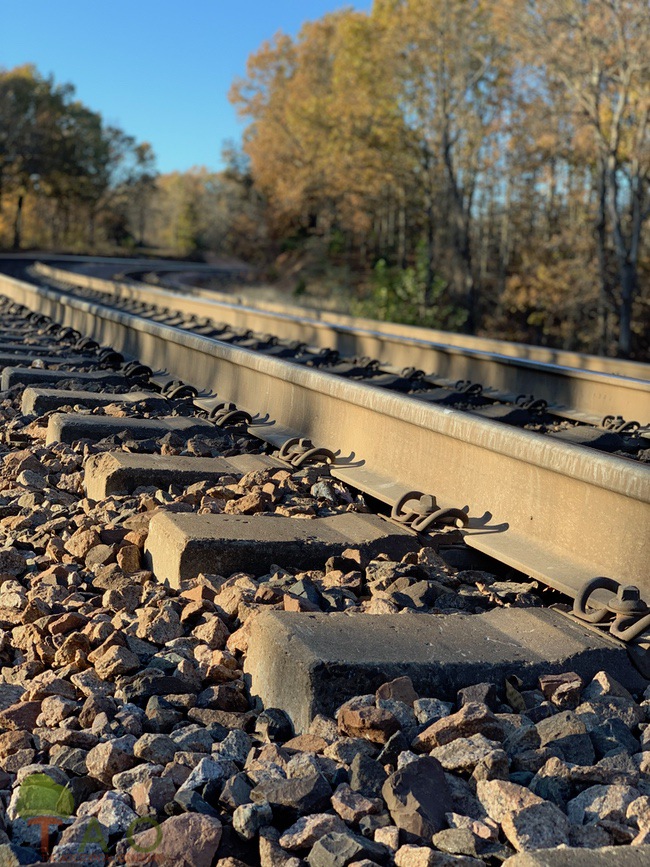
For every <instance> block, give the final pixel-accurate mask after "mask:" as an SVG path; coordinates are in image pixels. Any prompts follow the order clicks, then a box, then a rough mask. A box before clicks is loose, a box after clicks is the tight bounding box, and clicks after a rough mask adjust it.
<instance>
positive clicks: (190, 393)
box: [160, 379, 198, 400]
mask: <svg viewBox="0 0 650 867" xmlns="http://www.w3.org/2000/svg"><path fill="white" fill-rule="evenodd" d="M160 393H161V394H162V395H163V397H167V398H169V400H194V398H195V397H196V396H197V394H198V391H197V390H196V389H195V388H194V386H193V385H188V384H187V383H186V382H183V381H182V380H180V379H174V380H172V382H167V383H165V385H164V386H163V387H162V389H161V390H160Z"/></svg>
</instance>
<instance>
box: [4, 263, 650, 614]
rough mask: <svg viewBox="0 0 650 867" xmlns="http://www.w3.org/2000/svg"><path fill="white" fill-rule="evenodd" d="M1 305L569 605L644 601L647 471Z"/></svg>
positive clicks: (127, 325)
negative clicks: (100, 348)
mask: <svg viewBox="0 0 650 867" xmlns="http://www.w3.org/2000/svg"><path fill="white" fill-rule="evenodd" d="M0 291H1V292H2V293H3V294H5V295H7V296H8V297H9V298H11V299H12V300H13V301H16V302H18V303H20V304H23V305H24V306H26V307H27V308H29V309H30V310H35V311H38V312H40V313H43V314H46V315H47V316H50V317H51V318H52V319H54V320H55V321H57V322H59V323H61V324H62V325H67V326H71V327H72V328H76V329H77V330H78V331H80V332H81V333H82V334H84V335H87V336H89V337H92V338H93V339H94V340H96V341H97V342H99V343H100V344H103V345H110V346H112V347H113V348H114V349H115V350H117V351H119V352H121V353H122V354H123V355H124V356H125V357H131V358H139V359H140V361H141V362H142V363H144V364H148V365H149V366H151V367H165V368H166V369H168V370H169V371H170V372H171V373H172V374H173V375H174V377H178V378H181V379H184V380H185V381H186V382H189V383H191V384H192V385H194V386H196V387H198V388H201V389H206V390H208V391H210V392H215V391H216V392H217V393H218V395H219V396H220V397H221V398H222V399H226V400H231V401H233V402H234V403H236V404H237V406H238V407H240V408H241V409H244V410H247V411H248V412H249V413H251V414H252V415H254V418H253V423H252V424H251V425H250V426H249V430H250V432H251V433H252V434H254V435H256V436H259V437H261V438H263V439H266V440H268V441H271V442H276V443H279V442H282V441H284V440H285V439H286V438H288V437H290V436H303V437H309V438H311V439H312V440H313V441H314V443H315V444H316V445H318V446H324V447H327V448H329V449H331V450H332V451H335V452H337V453H338V457H337V460H336V464H335V466H334V467H333V474H334V475H336V476H337V477H339V478H341V479H343V480H345V481H347V482H349V483H350V484H351V485H354V486H355V487H358V488H359V489H360V490H362V491H365V492H368V493H370V494H372V495H374V496H376V497H378V498H380V499H382V500H383V501H385V502H387V503H391V504H394V503H395V502H397V501H398V500H399V499H400V497H401V496H402V495H403V494H404V493H405V492H406V491H409V490H413V489H418V490H421V491H423V492H424V493H427V494H433V495H434V496H435V497H436V498H437V501H438V505H439V506H440V507H443V508H444V507H449V506H451V507H461V508H464V509H465V510H467V512H468V514H469V516H470V519H471V520H470V524H469V528H468V530H467V531H466V533H465V538H466V542H467V544H469V545H471V546H472V547H474V548H476V549H478V550H481V551H484V552H486V553H488V554H490V555H491V556H493V557H496V558H497V559H499V560H500V561H502V562H504V563H508V564H510V565H512V566H514V567H515V568H517V569H519V570H520V571H522V572H525V573H527V574H528V575H531V576H534V577H536V578H539V579H541V580H542V581H544V582H545V583H547V584H549V585H550V586H552V587H555V588H557V589H559V590H561V591H563V592H565V593H568V594H569V595H572V596H573V595H576V594H577V593H578V592H579V591H580V588H581V586H582V585H583V583H584V581H585V580H588V579H591V578H594V577H596V576H598V575H607V576H609V577H611V578H613V579H615V580H617V581H621V582H623V583H626V584H627V583H630V582H633V583H636V584H637V585H638V586H639V587H640V588H641V590H642V592H643V593H644V595H645V596H646V598H647V599H650V575H649V574H648V570H647V564H648V560H649V555H650V533H649V532H648V529H649V528H650V521H649V518H650V508H649V507H650V467H647V466H645V465H643V464H639V463H636V462H632V461H627V460H625V459H622V458H618V457H614V456H611V455H603V454H595V453H594V452H593V450H590V449H587V448H584V447H581V446H576V445H571V444H566V443H562V442H561V441H558V440H551V439H550V438H544V437H539V436H537V435H535V434H534V433H530V432H528V431H525V430H517V429H514V428H509V427H507V426H505V425H501V424H499V423H497V422H492V421H490V420H486V419H481V418H474V417H471V416H469V415H467V414H465V413H463V412H460V411H457V410H453V409H447V408H441V407H438V406H430V405H426V404H423V403H420V402H417V401H412V400H409V399H408V398H405V397H402V396H400V395H396V394H392V393H387V392H384V391H382V390H380V389H375V388H372V387H369V386H367V385H364V384H363V383H356V382H350V381H348V380H344V379H341V378H340V377H337V376H334V375H332V374H327V373H322V372H319V371H317V370H313V369H307V368H304V367H301V366H298V365H293V364H290V363H288V362H285V361H282V360H279V359H275V358H272V357H268V356H263V355H260V354H259V353H255V352H252V351H250V350H246V349H241V348H238V347H233V346H230V345H227V344H225V343H220V342H219V341H216V340H213V339H209V338H204V337H200V336H197V335H193V334H191V333H188V332H187V331H184V330H182V329H179V328H175V327H172V326H165V325H161V324H158V323H154V322H152V321H150V320H147V319H144V318H142V317H139V316H135V315H133V314H130V313H125V312H123V311H119V310H116V309H112V308H111V307H110V306H108V305H103V304H99V303H96V302H90V301H86V300H82V299H79V298H75V297H73V295H71V294H70V293H64V292H62V291H57V290H54V289H50V288H44V287H40V286H35V285H31V284H28V283H25V282H23V281H18V280H14V279H12V278H8V277H2V278H0Z"/></svg>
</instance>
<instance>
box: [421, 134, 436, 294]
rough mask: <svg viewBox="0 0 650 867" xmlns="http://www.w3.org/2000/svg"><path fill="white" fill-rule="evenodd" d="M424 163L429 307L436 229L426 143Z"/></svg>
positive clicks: (432, 280) (425, 289) (426, 282)
mask: <svg viewBox="0 0 650 867" xmlns="http://www.w3.org/2000/svg"><path fill="white" fill-rule="evenodd" d="M422 151H423V164H424V172H425V177H426V191H425V199H424V208H425V214H426V256H427V271H426V278H425V287H424V303H425V305H426V306H427V307H429V306H430V305H432V304H433V302H434V297H433V288H434V283H435V278H436V275H435V271H434V268H433V253H434V229H435V212H434V209H433V182H432V179H431V154H430V151H429V148H428V147H427V145H426V144H425V145H424V146H423V148H422Z"/></svg>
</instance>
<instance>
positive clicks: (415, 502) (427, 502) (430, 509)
mask: <svg viewBox="0 0 650 867" xmlns="http://www.w3.org/2000/svg"><path fill="white" fill-rule="evenodd" d="M407 504H408V508H406V506H407ZM390 516H391V518H392V519H393V521H397V522H398V523H399V524H408V526H409V527H410V528H411V529H412V530H417V532H418V533H425V532H426V531H427V530H428V529H429V527H431V526H433V524H437V523H442V522H446V521H452V522H453V523H454V524H455V525H456V526H458V522H459V521H460V525H461V526H463V527H466V526H467V525H468V524H469V516H468V515H467V513H466V512H463V510H462V509H453V508H452V509H439V508H438V503H437V502H436V498H435V497H434V496H433V495H432V494H423V493H422V492H421V491H409V492H408V493H407V494H404V495H403V496H401V497H400V498H399V500H398V501H397V502H396V503H395V505H394V506H393V508H392V510H391V513H390Z"/></svg>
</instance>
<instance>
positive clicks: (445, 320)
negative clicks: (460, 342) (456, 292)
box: [352, 251, 467, 330]
mask: <svg viewBox="0 0 650 867" xmlns="http://www.w3.org/2000/svg"><path fill="white" fill-rule="evenodd" d="M426 278H427V268H426V261H425V259H424V256H423V255H422V252H421V251H419V254H418V261H417V263H416V265H415V266H413V267H410V268H391V267H389V266H388V265H387V264H386V260H385V259H380V260H379V261H378V262H377V264H376V265H375V268H374V273H373V278H372V282H371V284H370V287H369V291H368V292H367V294H366V295H365V297H362V298H360V299H358V300H357V301H355V302H353V304H352V313H353V315H354V316H367V317H369V318H371V319H381V320H384V321H386V322H401V323H404V324H405V325H420V326H422V327H423V328H446V329H448V330H453V329H458V328H461V327H462V326H463V324H464V323H465V320H466V319H467V312H466V311H465V310H462V309H461V308H459V307H457V306H456V305H454V304H452V303H451V302H450V300H449V293H448V291H447V284H446V283H445V281H444V280H442V279H441V278H440V277H438V276H436V277H434V281H433V286H432V287H431V289H430V291H429V292H427V279H426Z"/></svg>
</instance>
